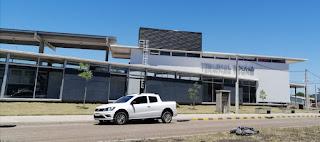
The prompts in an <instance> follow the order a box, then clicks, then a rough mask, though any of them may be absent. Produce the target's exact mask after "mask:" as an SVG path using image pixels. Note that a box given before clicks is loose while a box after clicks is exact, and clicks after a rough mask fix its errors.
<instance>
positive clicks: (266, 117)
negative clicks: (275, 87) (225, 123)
mask: <svg viewBox="0 0 320 142" xmlns="http://www.w3.org/2000/svg"><path fill="white" fill-rule="evenodd" d="M286 118H292V119H298V118H320V115H317V114H310V115H267V116H232V117H230V116H229V117H194V118H191V120H254V119H255V120H261V119H286Z"/></svg>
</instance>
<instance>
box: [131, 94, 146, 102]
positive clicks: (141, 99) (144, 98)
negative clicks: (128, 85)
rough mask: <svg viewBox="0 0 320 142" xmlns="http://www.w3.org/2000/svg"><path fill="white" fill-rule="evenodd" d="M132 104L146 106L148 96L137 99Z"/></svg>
mask: <svg viewBox="0 0 320 142" xmlns="http://www.w3.org/2000/svg"><path fill="white" fill-rule="evenodd" d="M132 102H133V104H146V103H148V101H147V97H146V96H141V97H138V98H135V99H134V100H133V101H132Z"/></svg>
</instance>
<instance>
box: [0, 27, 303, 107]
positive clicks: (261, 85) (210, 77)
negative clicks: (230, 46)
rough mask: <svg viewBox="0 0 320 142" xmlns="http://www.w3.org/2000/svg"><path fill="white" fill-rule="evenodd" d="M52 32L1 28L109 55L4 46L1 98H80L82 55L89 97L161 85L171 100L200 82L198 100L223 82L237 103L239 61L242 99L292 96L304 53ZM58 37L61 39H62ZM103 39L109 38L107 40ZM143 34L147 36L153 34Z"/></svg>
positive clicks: (6, 38)
mask: <svg viewBox="0 0 320 142" xmlns="http://www.w3.org/2000/svg"><path fill="white" fill-rule="evenodd" d="M166 32H167V31H166ZM7 33H8V34H7ZM28 33H33V35H36V34H34V33H37V35H39V36H40V37H39V38H40V39H41V40H35V38H34V37H32V38H29V36H31V35H32V34H30V35H27V34H28ZM169 33H170V32H169ZM47 34H48V33H47V32H36V31H19V30H14V31H12V30H5V29H2V32H1V34H0V42H1V43H5V44H23V45H24V44H27V43H28V45H30V44H31V45H41V41H42V42H43V41H45V44H50V45H52V46H53V47H56V48H59V47H61V48H63V47H67V48H71V47H75V48H80V47H81V48H86V49H88V48H90V49H95V50H101V49H102V50H106V51H107V54H106V61H97V60H88V59H81V58H75V57H67V56H57V55H49V54H45V53H41V52H40V53H29V52H22V51H14V50H3V49H1V50H0V78H1V95H0V100H2V101H21V100H23V101H59V102H81V101H82V100H83V94H84V86H85V80H84V79H82V78H80V77H79V76H78V74H79V73H80V71H79V68H80V67H79V63H88V64H89V65H90V70H92V72H93V78H92V79H91V80H90V81H89V82H88V84H87V86H88V92H87V102H102V103H106V102H111V101H113V100H116V99H117V98H119V97H121V96H123V95H126V94H131V93H142V92H148V93H157V94H159V95H160V96H161V97H162V98H163V100H166V101H177V102H178V103H181V104H189V103H190V102H191V100H190V99H189V98H188V96H187V93H188V89H189V88H191V87H192V86H193V84H194V83H198V84H199V85H200V86H201V87H200V90H199V99H198V100H197V103H209V104H214V103H215V101H216V98H215V95H216V93H215V92H216V90H230V91H231V102H232V103H234V100H235V81H236V79H235V77H236V68H238V75H239V97H240V103H242V104H243V103H251V104H255V103H259V102H271V103H289V102H290V91H289V88H290V86H289V84H290V83H289V64H291V63H296V62H302V61H304V59H296V58H286V57H273V56H260V55H247V54H231V53H217V52H202V51H198V50H192V51H190V50H180V48H174V49H166V48H155V47H153V48H149V47H148V46H123V45H118V44H116V43H115V41H116V40H115V39H113V40H112V42H108V39H109V38H108V37H101V36H97V37H93V36H84V35H78V34H77V35H75V34H60V33H50V36H54V37H52V38H51V37H50V36H48V35H47ZM197 34H198V33H197ZM178 35H179V34H178ZM66 36H67V37H66ZM69 36H71V37H72V38H71V37H69ZM198 37H199V36H197V38H198ZM57 38H60V39H59V40H55V39H57ZM79 39H81V40H79ZM103 39H105V40H106V39H107V40H106V41H107V42H105V44H103V42H102V40H103ZM100 40H101V42H100ZM39 41H40V44H39ZM89 41H90V42H89ZM144 41H145V42H146V41H148V39H147V37H146V36H144ZM61 42H62V43H61ZM148 42H149V41H148ZM71 43H72V44H71ZM85 44H88V46H85ZM67 45H68V46H67ZM89 45H90V46H89ZM93 45H94V46H93ZM179 45H180V44H179ZM40 47H41V46H40ZM162 47H166V46H162ZM199 47H201V46H199ZM201 48H202V47H201ZM181 49H184V47H182V48H181ZM191 49H192V48H191ZM39 51H40V50H39ZM109 51H110V52H111V55H112V57H114V58H123V59H129V64H123V63H113V62H108V61H107V56H108V55H109ZM261 91H264V92H265V93H266V94H267V95H268V96H267V99H265V100H261V99H260V98H259V93H260V92H261Z"/></svg>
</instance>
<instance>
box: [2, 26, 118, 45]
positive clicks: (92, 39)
mask: <svg viewBox="0 0 320 142" xmlns="http://www.w3.org/2000/svg"><path fill="white" fill-rule="evenodd" d="M41 42H44V44H46V45H47V46H48V47H50V48H54V47H61V48H79V49H92V50H109V46H110V44H116V42H117V40H116V37H113V36H97V35H84V34H70V33H57V32H43V31H31V30H17V29H4V28H0V43H6V44H21V45H34V46H40V43H41Z"/></svg>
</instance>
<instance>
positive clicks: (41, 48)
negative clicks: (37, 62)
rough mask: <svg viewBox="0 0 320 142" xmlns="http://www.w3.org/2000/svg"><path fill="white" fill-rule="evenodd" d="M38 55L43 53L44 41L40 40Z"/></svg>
mask: <svg viewBox="0 0 320 142" xmlns="http://www.w3.org/2000/svg"><path fill="white" fill-rule="evenodd" d="M39 53H44V41H43V40H40V44H39Z"/></svg>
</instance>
